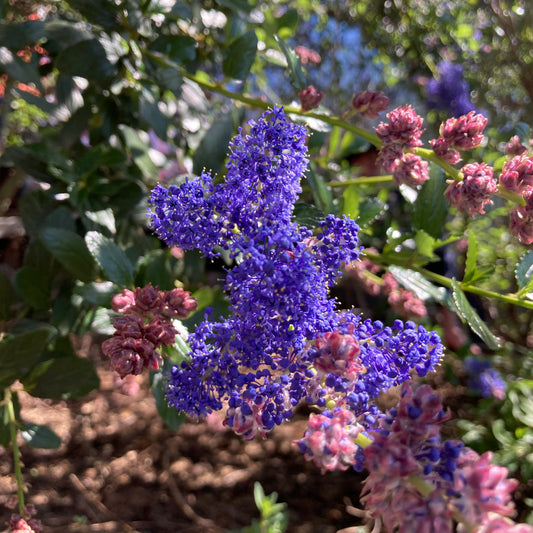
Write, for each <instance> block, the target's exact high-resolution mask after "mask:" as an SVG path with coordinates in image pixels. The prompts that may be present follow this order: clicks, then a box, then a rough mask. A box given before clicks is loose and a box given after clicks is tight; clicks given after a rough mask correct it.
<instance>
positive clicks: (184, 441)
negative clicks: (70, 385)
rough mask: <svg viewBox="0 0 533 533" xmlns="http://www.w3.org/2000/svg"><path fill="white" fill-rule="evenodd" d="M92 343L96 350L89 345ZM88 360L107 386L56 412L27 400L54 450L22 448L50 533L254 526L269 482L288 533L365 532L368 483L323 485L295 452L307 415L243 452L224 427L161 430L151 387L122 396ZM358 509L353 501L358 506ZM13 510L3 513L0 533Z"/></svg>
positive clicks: (2, 469)
mask: <svg viewBox="0 0 533 533" xmlns="http://www.w3.org/2000/svg"><path fill="white" fill-rule="evenodd" d="M87 343H91V341H90V340H88V339H87ZM87 343H85V345H84V346H82V351H85V352H86V354H87V355H88V356H89V357H90V358H91V359H93V360H94V361H95V362H96V364H97V367H98V372H99V375H100V378H101V387H100V390H98V391H93V392H92V393H91V394H90V395H89V396H88V397H86V398H84V399H82V400H78V401H68V402H50V401H43V400H40V399H35V398H32V397H31V396H29V395H26V394H24V393H21V400H22V402H21V403H22V417H23V419H24V421H26V422H35V423H39V424H43V423H44V424H47V425H49V427H50V428H52V429H53V430H54V431H55V432H56V433H57V434H58V435H59V436H60V437H61V438H62V445H61V447H60V448H58V449H56V450H42V449H32V448H30V447H28V446H22V453H23V461H24V465H25V467H24V476H25V481H26V482H27V484H28V492H27V503H31V504H33V505H35V506H36V508H37V512H38V514H37V518H39V519H40V520H41V521H42V522H43V525H44V527H45V533H46V532H50V533H52V532H58V533H59V532H80V533H84V532H102V533H104V532H139V533H164V532H183V533H204V532H205V533H219V532H223V531H227V530H228V529H236V528H240V527H243V526H245V525H249V524H250V523H251V521H252V519H253V518H256V517H258V511H257V509H256V507H255V504H254V501H253V485H254V482H255V481H259V482H260V483H261V484H262V485H263V488H264V490H265V493H267V494H269V493H271V492H274V491H276V492H277V493H278V494H279V498H278V501H282V502H286V503H287V505H288V509H289V520H290V523H289V532H294V533H334V532H336V531H338V530H339V529H342V528H346V527H349V526H354V525H356V524H358V523H360V521H359V519H358V518H355V517H354V516H350V515H349V514H348V513H347V512H346V505H347V504H350V503H351V504H354V503H355V504H356V503H357V495H358V494H359V492H360V488H361V480H362V478H363V477H362V475H359V474H357V473H356V472H353V471H347V472H334V473H328V474H326V475H322V474H321V473H320V471H319V470H318V469H317V468H316V467H315V466H314V465H313V464H311V463H309V462H307V461H305V459H304V457H303V456H302V454H301V453H299V452H298V451H297V449H295V447H294V446H292V445H291V442H292V440H293V439H297V438H300V437H301V436H302V434H303V431H304V429H305V426H306V419H307V415H306V414H305V413H300V414H297V415H296V416H295V419H294V422H292V423H290V424H286V425H284V426H282V427H279V428H276V430H275V431H274V432H273V433H272V434H271V435H270V436H269V438H268V439H266V440H255V441H251V442H246V441H243V440H242V439H241V438H239V437H237V436H236V435H235V434H234V433H233V432H231V431H227V430H226V429H225V428H224V427H223V426H222V425H221V423H220V420H217V419H214V420H211V421H210V422H209V423H207V422H201V423H196V422H195V421H188V422H186V423H185V424H184V425H183V426H182V427H181V428H180V430H179V431H178V432H176V433H175V432H173V431H171V430H169V429H168V428H166V427H164V426H163V423H162V421H161V419H160V418H159V416H158V414H157V411H156V408H155V404H154V400H153V397H152V395H151V392H150V390H149V387H148V383H147V380H146V379H141V387H140V390H139V392H138V393H137V395H135V396H126V395H124V394H122V393H120V392H118V391H117V387H116V385H115V383H114V378H113V374H112V372H110V371H109V370H108V369H107V367H106V365H105V362H101V355H100V352H99V347H98V344H95V343H91V344H90V345H89V344H87ZM12 472H13V464H12V457H11V453H9V452H6V451H5V450H3V449H0V505H1V504H4V503H5V502H6V501H7V499H8V497H9V496H12V495H13V494H15V493H16V487H15V482H14V478H13V475H12ZM348 498H351V501H348ZM11 512H12V511H10V510H8V509H7V508H5V507H0V527H2V526H3V525H4V524H5V522H6V521H7V520H8V519H9V516H10V514H11Z"/></svg>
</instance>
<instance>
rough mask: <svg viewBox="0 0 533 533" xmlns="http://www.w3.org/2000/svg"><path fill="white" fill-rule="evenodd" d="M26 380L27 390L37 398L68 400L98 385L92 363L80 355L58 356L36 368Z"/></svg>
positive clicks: (85, 393) (86, 392)
mask: <svg viewBox="0 0 533 533" xmlns="http://www.w3.org/2000/svg"><path fill="white" fill-rule="evenodd" d="M32 374H33V375H31V374H30V376H29V377H28V379H27V380H23V381H22V382H23V383H24V385H26V382H27V383H28V386H27V391H28V393H30V394H31V395H32V396H35V397H38V398H50V399H53V400H69V399H73V398H81V397H83V396H85V395H87V394H89V392H91V391H92V390H94V389H97V388H98V387H99V386H100V379H99V378H98V375H97V374H96V371H95V370H94V365H93V363H92V362H91V361H89V360H88V359H82V358H81V357H58V358H56V359H51V360H48V361H45V362H44V363H43V367H42V368H36V369H35V373H32Z"/></svg>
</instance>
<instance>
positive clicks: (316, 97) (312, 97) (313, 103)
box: [298, 85, 324, 111]
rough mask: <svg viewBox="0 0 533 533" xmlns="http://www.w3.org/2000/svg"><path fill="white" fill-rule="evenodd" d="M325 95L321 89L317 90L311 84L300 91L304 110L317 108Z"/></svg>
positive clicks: (299, 96)
mask: <svg viewBox="0 0 533 533" xmlns="http://www.w3.org/2000/svg"><path fill="white" fill-rule="evenodd" d="M323 96H324V95H323V94H322V93H321V92H320V91H317V90H316V89H315V88H314V87H313V86H312V85H309V87H307V88H306V89H304V90H303V91H300V93H299V94H298V98H300V104H301V106H302V111H309V110H311V109H315V108H317V107H318V105H319V104H320V101H321V100H322V97H323Z"/></svg>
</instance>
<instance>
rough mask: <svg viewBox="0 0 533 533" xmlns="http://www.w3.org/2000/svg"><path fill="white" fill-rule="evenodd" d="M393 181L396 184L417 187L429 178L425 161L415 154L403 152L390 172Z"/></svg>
mask: <svg viewBox="0 0 533 533" xmlns="http://www.w3.org/2000/svg"><path fill="white" fill-rule="evenodd" d="M392 176H393V177H394V181H395V182H396V183H397V184H398V185H402V184H405V185H409V186H410V187H417V186H418V185H421V184H422V183H424V181H426V180H428V179H429V168H428V164H427V161H424V160H423V159H422V158H421V157H420V156H418V155H415V154H409V153H408V154H403V156H402V157H401V159H400V160H399V162H398V164H397V165H396V167H395V168H394V170H393V172H392Z"/></svg>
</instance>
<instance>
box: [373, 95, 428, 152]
mask: <svg viewBox="0 0 533 533" xmlns="http://www.w3.org/2000/svg"><path fill="white" fill-rule="evenodd" d="M387 119H388V122H386V123H385V122H381V123H380V124H379V126H378V127H377V128H376V134H377V136H378V137H379V138H380V139H381V140H382V141H383V143H384V144H389V143H395V144H398V145H399V146H400V147H401V148H414V147H415V146H421V145H422V141H421V140H420V136H421V135H422V133H423V132H424V130H422V123H423V122H424V120H423V118H422V117H420V116H419V115H417V114H416V111H415V110H414V109H413V108H412V107H411V106H410V105H405V106H402V107H398V108H396V109H393V110H392V111H391V112H390V113H387Z"/></svg>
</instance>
